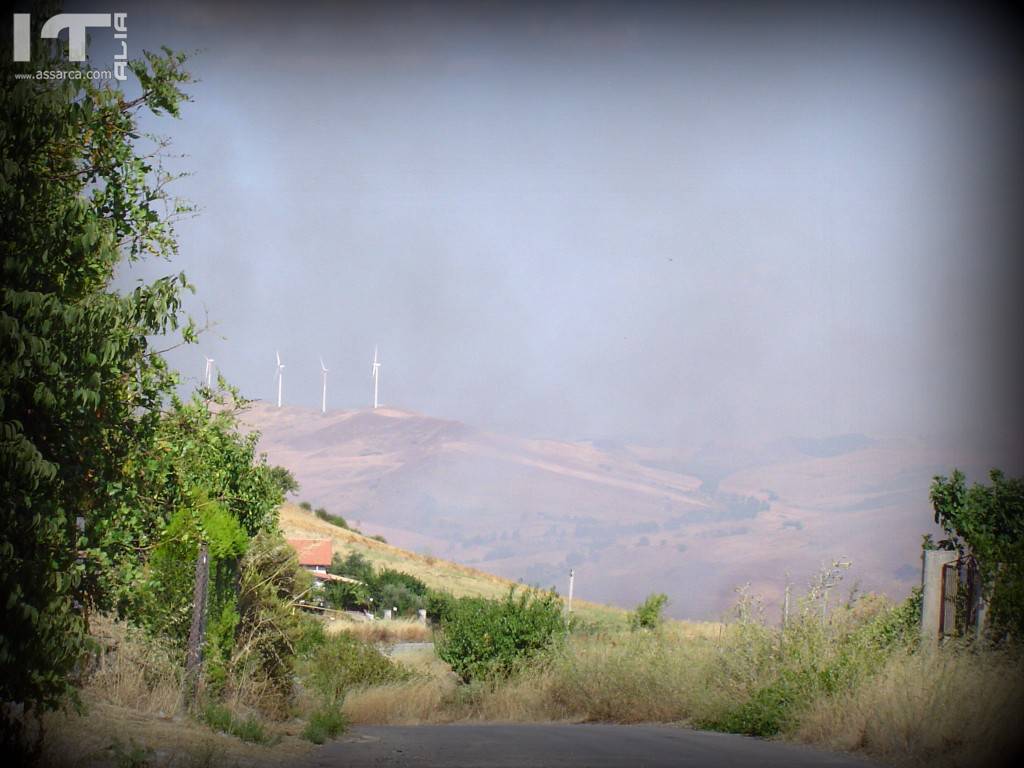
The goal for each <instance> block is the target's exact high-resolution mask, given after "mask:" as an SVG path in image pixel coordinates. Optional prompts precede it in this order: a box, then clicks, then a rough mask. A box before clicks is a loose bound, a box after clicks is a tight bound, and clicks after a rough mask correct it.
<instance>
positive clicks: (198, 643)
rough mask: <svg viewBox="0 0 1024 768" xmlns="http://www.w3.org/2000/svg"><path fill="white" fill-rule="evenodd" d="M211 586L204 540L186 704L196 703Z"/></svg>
mask: <svg viewBox="0 0 1024 768" xmlns="http://www.w3.org/2000/svg"><path fill="white" fill-rule="evenodd" d="M209 587H210V557H209V551H208V548H207V545H206V542H205V541H204V542H203V543H202V544H200V545H199V555H198V556H197V557H196V580H195V587H194V588H193V590H192V626H191V628H190V629H189V632H188V656H187V657H186V661H185V676H186V686H185V697H186V700H185V705H186V708H187V707H188V705H189V704H194V703H195V695H196V693H197V688H196V686H197V683H198V682H199V671H200V669H201V668H202V666H203V640H204V639H205V635H206V593H207V592H208V591H209Z"/></svg>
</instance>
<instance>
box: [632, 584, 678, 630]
mask: <svg viewBox="0 0 1024 768" xmlns="http://www.w3.org/2000/svg"><path fill="white" fill-rule="evenodd" d="M666 605H668V595H666V594H662V593H660V592H659V593H658V594H651V595H648V596H647V599H646V600H644V601H643V602H642V603H640V605H638V606H637V607H636V610H635V611H634V612H633V613H631V614H629V626H630V629H657V628H658V627H659V626H661V622H662V617H661V612H662V611H663V610H664V609H665V606H666Z"/></svg>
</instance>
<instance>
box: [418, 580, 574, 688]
mask: <svg viewBox="0 0 1024 768" xmlns="http://www.w3.org/2000/svg"><path fill="white" fill-rule="evenodd" d="M564 637H565V624H564V622H563V620H562V604H561V601H560V600H559V599H558V597H557V595H555V594H554V593H547V594H541V593H538V592H533V591H525V592H523V593H522V594H521V595H519V596H518V597H517V596H516V594H515V588H512V589H510V590H509V593H508V595H507V596H506V597H505V599H504V600H487V599H484V598H477V597H468V598H461V599H458V600H455V601H453V602H452V603H451V605H450V607H449V609H448V615H447V617H446V618H445V619H443V623H442V631H441V633H440V635H439V637H438V641H437V642H438V645H437V652H438V655H439V656H440V657H441V658H442V659H443V660H444V661H446V662H448V664H450V665H451V668H452V670H454V671H455V673H456V674H458V675H459V677H461V678H462V679H463V681H465V682H469V681H471V680H474V679H480V678H494V677H498V678H500V677H508V676H509V675H510V674H511V673H512V672H513V671H515V670H516V669H518V668H519V667H521V666H522V664H523V663H524V662H525V661H527V660H529V659H532V658H534V657H536V656H537V655H538V654H539V653H540V652H542V651H545V650H547V649H549V648H551V647H553V646H555V645H556V644H557V643H558V642H560V641H561V640H562V639H563V638H564Z"/></svg>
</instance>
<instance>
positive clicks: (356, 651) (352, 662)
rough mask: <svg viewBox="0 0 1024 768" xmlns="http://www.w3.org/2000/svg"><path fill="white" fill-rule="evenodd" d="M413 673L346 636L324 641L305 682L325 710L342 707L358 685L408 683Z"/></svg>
mask: <svg viewBox="0 0 1024 768" xmlns="http://www.w3.org/2000/svg"><path fill="white" fill-rule="evenodd" d="M408 676H409V673H408V672H406V671H405V670H404V669H402V668H401V667H399V666H398V665H396V664H395V663H394V662H393V661H391V659H389V658H387V657H386V656H384V655H383V654H382V653H381V652H380V651H378V650H377V649H376V648H374V647H373V646H372V645H370V644H369V643H365V642H363V641H362V640H359V639H357V638H354V637H352V636H351V635H347V634H344V633H339V634H336V635H330V636H328V637H325V638H324V642H323V644H321V645H320V646H319V647H318V648H316V649H315V650H314V651H313V652H312V654H311V655H310V658H309V659H308V661H307V663H306V669H305V674H304V675H303V679H304V681H305V683H306V684H307V685H308V686H309V687H310V688H312V689H313V690H314V691H315V692H316V693H317V694H318V695H319V696H320V698H321V700H322V702H323V704H324V706H329V707H337V706H340V704H341V702H342V700H343V699H344V698H345V693H346V692H347V691H348V690H349V689H350V688H353V687H355V686H358V685H372V684H375V683H387V682H394V681H398V680H404V679H406V678H407V677H408Z"/></svg>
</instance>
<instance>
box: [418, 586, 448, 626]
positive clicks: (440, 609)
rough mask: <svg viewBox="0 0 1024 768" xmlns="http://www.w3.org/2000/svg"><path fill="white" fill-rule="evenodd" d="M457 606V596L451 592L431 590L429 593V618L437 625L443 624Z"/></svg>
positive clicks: (427, 606)
mask: <svg viewBox="0 0 1024 768" xmlns="http://www.w3.org/2000/svg"><path fill="white" fill-rule="evenodd" d="M454 606H455V596H454V595H452V593H451V592H442V591H439V590H433V589H432V590H429V591H428V592H427V604H426V606H425V607H426V609H427V618H428V619H430V621H431V622H433V623H435V624H443V623H444V622H445V621H446V620H447V619H448V617H449V616H451V613H452V609H453V607H454Z"/></svg>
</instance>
